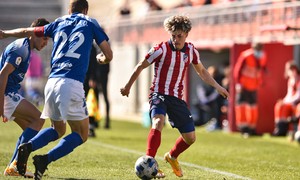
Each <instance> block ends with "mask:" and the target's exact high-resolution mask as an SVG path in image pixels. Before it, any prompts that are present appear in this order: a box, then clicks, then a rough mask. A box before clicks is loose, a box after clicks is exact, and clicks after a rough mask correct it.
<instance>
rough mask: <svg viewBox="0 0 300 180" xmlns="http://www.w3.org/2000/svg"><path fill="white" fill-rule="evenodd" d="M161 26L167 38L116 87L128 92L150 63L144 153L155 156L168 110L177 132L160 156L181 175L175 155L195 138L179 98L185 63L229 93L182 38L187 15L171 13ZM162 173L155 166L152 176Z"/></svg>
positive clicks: (188, 26)
mask: <svg viewBox="0 0 300 180" xmlns="http://www.w3.org/2000/svg"><path fill="white" fill-rule="evenodd" d="M164 27H165V30H166V31H167V32H168V33H169V34H170V36H171V37H170V40H169V41H167V42H162V43H160V44H158V45H156V46H154V47H153V48H152V49H151V50H150V51H149V52H148V53H147V54H146V56H145V59H144V60H142V61H141V62H139V63H138V64H137V65H136V67H135V68H134V71H133V73H132V75H131V77H130V79H129V81H128V82H127V83H126V85H125V86H124V87H123V88H121V90H120V91H121V94H122V95H123V96H128V95H129V93H130V89H131V86H132V85H133V83H134V82H135V80H136V79H137V78H138V76H139V75H140V73H141V72H142V70H144V69H145V68H147V67H148V66H150V65H151V64H154V78H153V81H152V86H151V88H150V91H151V92H150V96H149V97H150V98H149V100H150V116H151V119H152V128H151V130H150V132H149V134H148V140H147V142H148V144H147V152H146V155H148V156H151V157H155V155H156V152H157V150H158V148H159V146H160V143H161V132H162V129H163V127H164V124H165V118H166V114H168V116H169V122H170V124H171V125H172V127H174V128H177V129H178V130H179V132H180V133H181V135H180V136H179V138H178V139H177V140H176V142H175V145H174V147H173V148H172V149H171V150H170V151H169V152H167V153H166V154H165V156H164V159H165V160H166V161H167V162H168V163H169V164H170V165H171V167H172V169H173V172H174V173H175V175H176V176H178V177H182V176H183V173H182V170H181V168H180V166H179V163H178V161H177V158H178V156H179V155H180V154H181V153H182V152H184V151H185V150H186V149H188V148H189V147H190V145H192V144H193V143H194V142H195V140H196V135H195V126H194V121H193V118H192V115H191V113H190V111H189V109H188V107H187V104H186V102H185V101H184V100H183V95H184V93H183V90H184V75H185V74H186V71H187V68H188V66H189V65H190V64H191V63H192V64H193V66H194V69H195V70H196V72H197V74H198V75H199V77H200V78H201V79H202V80H203V81H204V82H206V83H208V84H210V85H211V86H213V87H215V88H216V89H217V91H218V92H219V93H220V94H221V95H222V96H223V97H225V98H227V97H228V96H229V93H228V92H227V90H226V89H225V88H223V87H221V86H220V85H219V84H218V83H217V82H216V81H215V80H214V79H213V78H212V77H211V76H210V74H209V73H208V72H207V70H206V68H205V67H204V66H203V64H202V63H201V61H200V57H199V52H198V51H197V49H195V47H194V45H193V44H192V43H189V42H186V38H187V36H188V33H189V32H190V30H191V28H192V25H191V21H190V19H189V18H188V17H186V16H181V15H176V16H171V17H169V18H167V19H166V20H165V21H164ZM163 177H165V174H164V173H163V172H162V171H161V170H159V172H158V174H157V177H156V178H163Z"/></svg>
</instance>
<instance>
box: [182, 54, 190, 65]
mask: <svg viewBox="0 0 300 180" xmlns="http://www.w3.org/2000/svg"><path fill="white" fill-rule="evenodd" d="M188 60H189V56H188V55H187V54H184V55H183V61H184V62H185V63H187V62H188Z"/></svg>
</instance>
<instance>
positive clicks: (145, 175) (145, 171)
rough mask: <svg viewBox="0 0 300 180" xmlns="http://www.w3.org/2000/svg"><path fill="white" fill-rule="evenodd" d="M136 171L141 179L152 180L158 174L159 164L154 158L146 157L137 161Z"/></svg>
mask: <svg viewBox="0 0 300 180" xmlns="http://www.w3.org/2000/svg"><path fill="white" fill-rule="evenodd" d="M134 170H135V174H136V175H137V176H138V177H139V178H140V179H143V180H146V179H152V178H154V177H155V175H156V174H157V172H158V164H157V161H156V160H155V159H154V158H153V157H151V156H147V155H144V156H141V157H139V158H138V159H137V161H136V162H135V165H134Z"/></svg>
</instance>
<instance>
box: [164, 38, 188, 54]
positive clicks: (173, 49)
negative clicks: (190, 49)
mask: <svg viewBox="0 0 300 180" xmlns="http://www.w3.org/2000/svg"><path fill="white" fill-rule="evenodd" d="M168 44H169V46H170V47H171V49H172V51H177V49H175V47H174V46H173V44H172V41H171V40H169V41H168ZM185 50H186V43H184V46H183V48H182V49H180V50H179V51H181V52H183V53H184V52H185Z"/></svg>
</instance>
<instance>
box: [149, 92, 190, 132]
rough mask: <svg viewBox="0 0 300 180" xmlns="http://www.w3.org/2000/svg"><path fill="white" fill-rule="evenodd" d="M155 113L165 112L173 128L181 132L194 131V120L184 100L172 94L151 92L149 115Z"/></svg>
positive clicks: (151, 115) (152, 115)
mask: <svg viewBox="0 0 300 180" xmlns="http://www.w3.org/2000/svg"><path fill="white" fill-rule="evenodd" d="M156 114H163V115H164V116H166V114H167V115H168V116H169V122H170V124H171V126H172V127H173V128H177V129H178V130H179V132H181V133H188V132H192V131H195V125H194V120H193V117H192V114H191V112H190V110H189V109H188V107H187V104H186V102H185V101H183V100H181V99H178V98H177V97H174V96H168V95H162V94H159V93H152V94H151V95H150V117H151V119H152V118H153V117H154V116H155V115H156Z"/></svg>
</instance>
